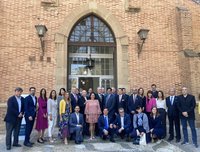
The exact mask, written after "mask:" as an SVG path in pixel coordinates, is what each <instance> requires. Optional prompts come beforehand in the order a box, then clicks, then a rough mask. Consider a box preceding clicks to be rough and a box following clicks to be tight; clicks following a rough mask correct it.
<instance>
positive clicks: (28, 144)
mask: <svg viewBox="0 0 200 152" xmlns="http://www.w3.org/2000/svg"><path fill="white" fill-rule="evenodd" d="M24 146H26V147H33V146H32V144H30V143H24Z"/></svg>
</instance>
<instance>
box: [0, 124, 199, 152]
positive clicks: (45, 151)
mask: <svg viewBox="0 0 200 152" xmlns="http://www.w3.org/2000/svg"><path fill="white" fill-rule="evenodd" d="M188 131H189V135H190V138H189V139H191V133H190V130H189V129H188ZM57 132H58V129H56V132H55V135H54V136H55V137H57ZM197 134H199V135H200V128H197ZM45 136H46V139H48V138H47V131H46V133H45ZM166 139H167V138H166ZM36 140H37V132H36V131H35V130H34V131H33V132H32V134H31V141H32V142H34V143H35V144H34V147H32V148H27V147H21V148H16V147H12V149H11V152H65V151H70V152H80V151H81V152H86V151H87V152H88V151H91V152H92V151H94V152H96V151H99V152H102V151H108V152H112V151H123V152H126V151H128V152H152V151H156V152H184V151H186V152H200V148H195V147H194V145H193V144H192V141H191V140H190V141H189V142H190V144H189V145H186V146H182V145H180V143H175V141H172V142H170V143H169V142H167V141H166V140H163V141H162V142H161V143H160V144H156V143H149V144H148V145H147V146H139V145H133V144H132V141H130V142H125V140H121V139H120V138H119V137H117V136H115V141H116V143H111V142H110V141H109V139H107V140H106V141H103V140H101V139H100V138H99V137H96V139H94V140H92V141H91V140H89V137H85V139H84V142H83V143H82V144H81V145H76V144H75V143H74V141H70V140H69V145H64V142H63V140H61V139H59V138H56V141H55V143H50V142H46V143H45V144H39V143H37V142H36ZM198 143H199V145H200V140H198ZM19 144H22V145H23V141H20V142H19ZM5 151H6V146H5V131H1V132H0V152H5Z"/></svg>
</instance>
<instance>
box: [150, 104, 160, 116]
mask: <svg viewBox="0 0 200 152" xmlns="http://www.w3.org/2000/svg"><path fill="white" fill-rule="evenodd" d="M153 108H156V118H158V117H159V116H160V114H159V112H158V108H157V107H156V106H153V107H152V108H151V113H150V116H151V117H152V118H153V112H152V109H153Z"/></svg>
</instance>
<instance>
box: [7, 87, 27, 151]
mask: <svg viewBox="0 0 200 152" xmlns="http://www.w3.org/2000/svg"><path fill="white" fill-rule="evenodd" d="M22 92H23V90H22V88H20V87H18V88H16V89H15V95H14V96H12V97H10V98H9V99H8V102H7V105H8V109H7V113H6V116H5V118H4V121H5V122H6V149H7V150H10V149H11V136H12V131H13V129H15V132H14V142H13V146H16V147H21V145H19V144H18V136H19V131H20V127H21V122H22V118H23V114H24V98H23V97H21V94H22Z"/></svg>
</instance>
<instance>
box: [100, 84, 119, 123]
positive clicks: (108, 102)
mask: <svg viewBox="0 0 200 152" xmlns="http://www.w3.org/2000/svg"><path fill="white" fill-rule="evenodd" d="M115 104H116V101H115V96H114V95H113V94H112V89H111V88H110V87H108V88H107V95H106V96H104V106H103V107H104V108H108V111H109V112H108V115H109V117H110V118H111V122H113V121H114V120H115Z"/></svg>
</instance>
